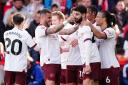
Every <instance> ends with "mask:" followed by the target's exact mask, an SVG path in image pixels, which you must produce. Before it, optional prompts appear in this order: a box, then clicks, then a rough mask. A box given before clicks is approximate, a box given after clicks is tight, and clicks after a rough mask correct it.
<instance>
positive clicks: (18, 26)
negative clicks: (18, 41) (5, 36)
mask: <svg viewBox="0 0 128 85" xmlns="http://www.w3.org/2000/svg"><path fill="white" fill-rule="evenodd" d="M15 27H16V28H18V29H19V30H22V29H23V26H22V25H15Z"/></svg>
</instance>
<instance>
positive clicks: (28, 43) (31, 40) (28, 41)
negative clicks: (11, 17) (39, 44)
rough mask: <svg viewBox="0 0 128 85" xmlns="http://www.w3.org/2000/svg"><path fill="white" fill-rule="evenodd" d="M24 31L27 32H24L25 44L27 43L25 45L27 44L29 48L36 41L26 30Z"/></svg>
mask: <svg viewBox="0 0 128 85" xmlns="http://www.w3.org/2000/svg"><path fill="white" fill-rule="evenodd" d="M26 33H27V34H26V44H27V46H29V47H30V48H31V47H33V46H35V45H36V43H35V42H34V40H33V39H32V37H31V35H30V34H29V33H28V32H26Z"/></svg>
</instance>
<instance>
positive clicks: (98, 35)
mask: <svg viewBox="0 0 128 85" xmlns="http://www.w3.org/2000/svg"><path fill="white" fill-rule="evenodd" d="M89 26H90V28H91V30H92V31H93V33H94V35H95V36H96V37H97V38H99V39H105V38H106V35H105V34H104V33H103V32H100V31H98V30H97V29H96V28H95V27H94V26H93V24H91V23H90V24H89Z"/></svg>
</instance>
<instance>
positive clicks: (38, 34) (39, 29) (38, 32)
mask: <svg viewBox="0 0 128 85" xmlns="http://www.w3.org/2000/svg"><path fill="white" fill-rule="evenodd" d="M45 35H46V29H45V27H41V26H38V27H37V28H36V30H35V37H36V38H40V37H43V36H45Z"/></svg>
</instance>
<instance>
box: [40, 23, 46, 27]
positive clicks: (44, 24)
mask: <svg viewBox="0 0 128 85" xmlns="http://www.w3.org/2000/svg"><path fill="white" fill-rule="evenodd" d="M40 25H41V26H45V27H48V26H47V24H46V23H45V22H42V23H40Z"/></svg>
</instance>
